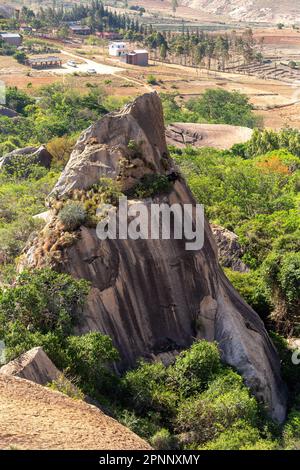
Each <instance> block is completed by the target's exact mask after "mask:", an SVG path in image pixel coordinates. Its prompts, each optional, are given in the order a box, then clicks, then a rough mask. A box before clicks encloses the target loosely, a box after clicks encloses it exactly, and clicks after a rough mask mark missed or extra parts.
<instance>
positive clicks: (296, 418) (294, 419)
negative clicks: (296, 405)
mask: <svg viewBox="0 0 300 470" xmlns="http://www.w3.org/2000/svg"><path fill="white" fill-rule="evenodd" d="M283 443H284V447H285V448H287V449H293V450H299V449H300V412H299V411H298V410H292V411H291V412H290V413H289V415H288V418H287V421H286V423H285V425H284V428H283Z"/></svg>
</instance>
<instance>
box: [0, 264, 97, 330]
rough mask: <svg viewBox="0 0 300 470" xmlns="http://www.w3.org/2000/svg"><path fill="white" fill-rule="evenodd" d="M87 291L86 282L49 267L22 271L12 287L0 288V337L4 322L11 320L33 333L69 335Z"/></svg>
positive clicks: (10, 321)
mask: <svg viewBox="0 0 300 470" xmlns="http://www.w3.org/2000/svg"><path fill="white" fill-rule="evenodd" d="M88 290H89V285H88V283H87V282H86V281H84V280H80V281H76V280H75V279H73V278H72V277H71V276H69V275H66V274H57V273H56V272H55V271H52V270H51V269H44V270H37V271H30V272H26V271H24V272H23V273H22V274H20V275H19V277H18V279H17V282H16V284H15V285H14V286H13V287H11V288H10V289H4V290H2V291H0V329H1V333H2V336H3V337H4V338H5V334H6V331H5V329H6V325H7V324H8V323H14V322H19V323H20V324H22V325H23V326H24V327H25V328H27V329H28V330H29V331H32V332H35V331H39V332H40V333H42V334H46V333H48V332H57V333H58V334H61V335H63V336H66V335H69V334H71V332H72V327H73V326H74V325H75V324H76V323H77V322H78V316H77V315H78V314H79V312H80V309H81V308H82V306H83V304H84V302H85V298H86V296H87V294H88Z"/></svg>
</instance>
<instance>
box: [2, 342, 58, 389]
mask: <svg viewBox="0 0 300 470" xmlns="http://www.w3.org/2000/svg"><path fill="white" fill-rule="evenodd" d="M0 374H5V375H12V376H15V377H20V378H22V379H26V380H30V381H31V382H35V383H37V384H40V385H47V384H48V383H51V382H53V381H54V380H56V379H57V378H58V377H59V376H60V374H61V372H60V371H59V370H58V369H57V368H56V367H55V365H54V364H53V362H52V361H51V360H50V359H49V357H48V356H47V354H46V353H45V352H44V350H43V349H42V348H40V347H38V348H33V349H31V350H30V351H27V352H26V353H24V354H22V355H21V356H20V357H18V358H17V359H15V360H13V361H11V362H9V363H8V364H6V365H4V366H2V367H1V369H0Z"/></svg>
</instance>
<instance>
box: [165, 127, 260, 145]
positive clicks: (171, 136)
mask: <svg viewBox="0 0 300 470" xmlns="http://www.w3.org/2000/svg"><path fill="white" fill-rule="evenodd" d="M252 133H253V130H252V129H249V128H248V127H240V126H230V125H228V124H193V123H185V122H176V123H174V124H170V125H169V126H167V128H166V138H167V143H168V145H174V146H175V147H178V148H184V147H186V146H192V147H211V148H216V149H218V150H226V149H230V148H231V147H232V146H233V145H235V144H242V143H245V142H247V141H248V140H249V139H251V136H252Z"/></svg>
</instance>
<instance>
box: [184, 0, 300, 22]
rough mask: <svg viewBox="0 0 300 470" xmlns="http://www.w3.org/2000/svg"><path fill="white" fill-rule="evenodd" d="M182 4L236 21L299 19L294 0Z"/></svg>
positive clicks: (192, 1)
mask: <svg viewBox="0 0 300 470" xmlns="http://www.w3.org/2000/svg"><path fill="white" fill-rule="evenodd" d="M181 3H182V5H184V6H188V7H190V8H194V9H199V8H200V9H202V10H204V11H205V12H208V13H212V14H215V15H218V16H221V17H224V16H229V17H230V18H232V19H234V20H238V21H241V20H242V21H266V22H278V21H286V22H291V23H295V22H297V21H299V20H300V5H299V2H295V1H294V0H283V1H281V2H274V1H272V0H250V1H246V0H182V2H181Z"/></svg>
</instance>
